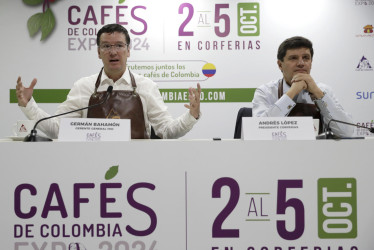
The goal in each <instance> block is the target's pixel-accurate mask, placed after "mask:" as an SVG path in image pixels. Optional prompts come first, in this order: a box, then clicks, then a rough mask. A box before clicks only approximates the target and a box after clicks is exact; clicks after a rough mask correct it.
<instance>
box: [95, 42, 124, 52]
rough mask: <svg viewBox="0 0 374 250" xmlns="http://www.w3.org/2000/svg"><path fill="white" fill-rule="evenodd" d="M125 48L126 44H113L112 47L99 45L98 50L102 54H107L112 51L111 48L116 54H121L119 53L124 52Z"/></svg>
mask: <svg viewBox="0 0 374 250" xmlns="http://www.w3.org/2000/svg"><path fill="white" fill-rule="evenodd" d="M127 46H128V44H126V43H118V44H113V45H110V44H103V45H100V50H101V51H103V52H109V51H111V50H112V47H113V48H114V50H115V51H116V52H121V51H124V50H125V49H126V47H127Z"/></svg>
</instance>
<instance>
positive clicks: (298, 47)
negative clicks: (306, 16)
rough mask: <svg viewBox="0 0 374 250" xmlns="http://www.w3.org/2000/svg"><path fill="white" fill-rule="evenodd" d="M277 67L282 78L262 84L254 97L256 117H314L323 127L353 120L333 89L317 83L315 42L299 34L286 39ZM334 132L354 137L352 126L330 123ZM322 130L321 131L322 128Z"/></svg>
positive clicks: (281, 47)
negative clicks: (332, 120)
mask: <svg viewBox="0 0 374 250" xmlns="http://www.w3.org/2000/svg"><path fill="white" fill-rule="evenodd" d="M277 58H278V61H277V64H278V67H279V69H280V70H281V72H282V74H283V78H282V79H279V80H277V81H272V82H270V83H267V84H264V85H261V86H260V87H259V88H257V89H256V92H255V95H254V98H253V101H252V103H253V116H257V117H284V116H312V117H313V118H316V119H320V126H319V127H320V128H321V129H322V128H323V127H326V125H327V124H328V123H329V121H330V120H331V119H335V120H340V121H345V122H348V123H352V118H351V116H350V115H349V114H348V113H347V112H345V111H344V109H343V107H342V106H341V105H340V103H339V102H338V100H337V98H336V97H335V95H334V93H333V91H332V89H331V88H330V87H329V86H327V85H325V84H323V83H316V82H315V81H314V79H313V78H312V76H311V75H310V71H311V69H312V60H313V46H312V42H311V41H309V40H308V39H306V38H304V37H300V36H296V37H291V38H288V39H286V40H285V41H284V42H282V43H281V45H280V46H279V48H278V55H277ZM330 128H331V130H332V132H333V133H334V134H336V135H338V136H352V134H353V127H352V126H347V125H344V124H341V123H335V122H331V124H330ZM320 132H321V131H320Z"/></svg>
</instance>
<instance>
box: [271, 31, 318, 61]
mask: <svg viewBox="0 0 374 250" xmlns="http://www.w3.org/2000/svg"><path fill="white" fill-rule="evenodd" d="M299 48H307V49H309V50H310V55H311V56H312V59H313V53H314V52H313V44H312V42H311V41H309V40H308V39H306V38H305V37H302V36H294V37H291V38H288V39H286V40H284V41H283V42H282V43H281V45H279V48H278V55H277V58H278V60H280V61H282V62H283V59H284V57H285V56H286V53H287V50H289V49H299Z"/></svg>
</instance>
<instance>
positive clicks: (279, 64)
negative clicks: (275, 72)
mask: <svg viewBox="0 0 374 250" xmlns="http://www.w3.org/2000/svg"><path fill="white" fill-rule="evenodd" d="M277 64H278V68H279V69H280V71H282V72H283V68H282V61H281V60H277Z"/></svg>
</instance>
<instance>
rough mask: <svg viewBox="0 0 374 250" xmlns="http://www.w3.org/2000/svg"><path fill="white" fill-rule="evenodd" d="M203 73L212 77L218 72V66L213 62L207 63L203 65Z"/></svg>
mask: <svg viewBox="0 0 374 250" xmlns="http://www.w3.org/2000/svg"><path fill="white" fill-rule="evenodd" d="M203 74H204V75H205V76H207V77H212V76H214V75H215V74H216V67H215V66H214V65H213V64H211V63H207V64H205V65H204V66H203Z"/></svg>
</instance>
